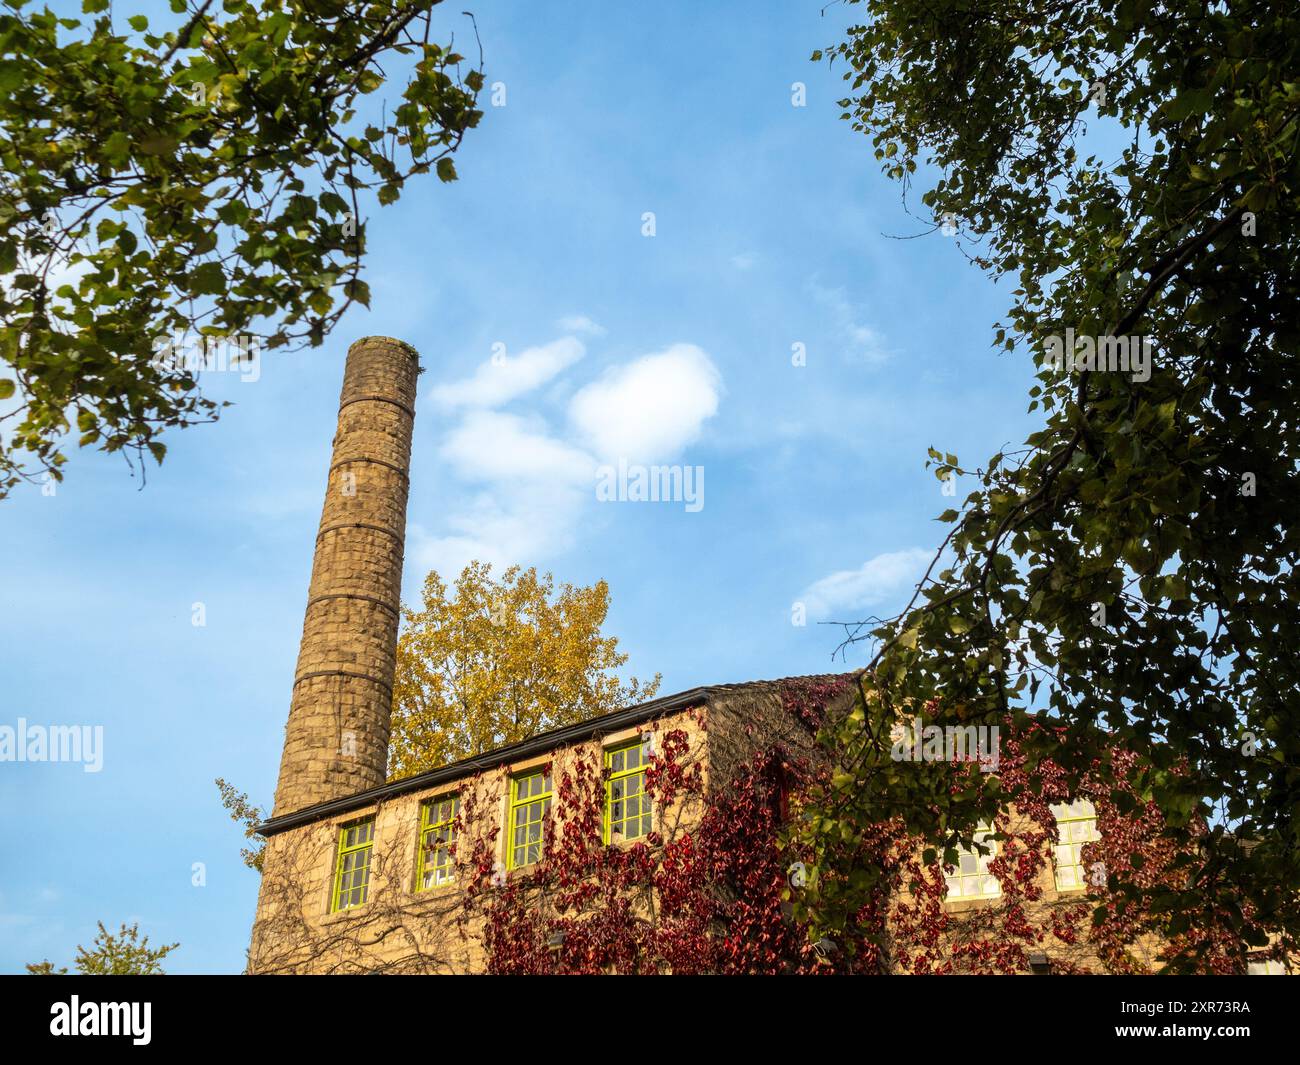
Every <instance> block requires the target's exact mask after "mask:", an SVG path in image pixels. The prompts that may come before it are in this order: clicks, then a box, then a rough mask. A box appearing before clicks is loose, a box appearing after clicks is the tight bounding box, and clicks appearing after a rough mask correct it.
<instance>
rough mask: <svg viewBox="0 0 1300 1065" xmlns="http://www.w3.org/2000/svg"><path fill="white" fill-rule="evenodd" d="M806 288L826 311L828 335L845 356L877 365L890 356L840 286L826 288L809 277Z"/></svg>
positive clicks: (889, 352) (880, 337) (891, 354)
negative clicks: (833, 339)
mask: <svg viewBox="0 0 1300 1065" xmlns="http://www.w3.org/2000/svg"><path fill="white" fill-rule="evenodd" d="M808 291H809V293H810V294H811V295H812V297H813V299H814V300H815V301H816V302H817V303H818V304H820V305H821V306H822V307H823V308H825V310H826V311H827V312H828V315H829V319H830V326H831V330H832V335H833V336H834V338H835V340H836V342H837V343H838V344H840V345H841V346H842V349H843V354H844V355H845V356H846V357H847V358H848V359H850V360H851V361H853V362H860V363H865V364H866V365H868V366H879V365H881V364H882V363H886V362H888V361H889V360H890V359H891V358H892V357H893V352H892V351H891V350H890V349H889V347H888V346H887V344H886V341H885V338H884V337H883V336H882V335H881V334H880V333H879V332H878V331H877V330H876V329H874V328H872V327H871V326H870V325H868V324H867V323H866V322H865V321H863V317H864V316H863V315H862V313H861V311H860V310H859V308H858V307H857V306H855V305H854V303H853V302H852V301H851V300H850V299H849V297H848V294H847V292H846V291H845V289H844V287H843V286H840V287H838V288H828V287H827V286H825V285H822V284H821V283H820V282H818V281H817V279H816V278H813V279H811V280H810V281H809V282H808Z"/></svg>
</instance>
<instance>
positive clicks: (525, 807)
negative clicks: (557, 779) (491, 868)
mask: <svg viewBox="0 0 1300 1065" xmlns="http://www.w3.org/2000/svg"><path fill="white" fill-rule="evenodd" d="M550 812H551V768H550V766H547V767H546V768H545V769H534V770H529V771H528V772H526V773H520V774H518V775H517V776H513V777H511V778H510V819H509V821H508V822H507V823H508V824H509V826H510V835H509V838H508V840H507V846H506V868H507V869H522V868H523V867H524V866H526V865H532V864H534V863H535V862H539V861H541V860H542V837H543V836H544V835H545V826H546V817H547V815H548V814H549V813H550Z"/></svg>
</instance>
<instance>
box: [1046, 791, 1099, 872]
mask: <svg viewBox="0 0 1300 1065" xmlns="http://www.w3.org/2000/svg"><path fill="white" fill-rule="evenodd" d="M1052 816H1053V817H1055V818H1056V834H1057V839H1058V841H1059V842H1057V843H1056V844H1055V846H1053V848H1052V852H1053V857H1054V858H1055V865H1056V890H1057V891H1082V890H1084V889H1085V888H1086V887H1087V886H1088V878H1087V875H1086V873H1085V871H1084V868H1083V847H1084V844H1086V843H1095V842H1096V841H1097V840H1099V839H1101V834H1100V833H1099V832H1098V831H1097V809H1096V807H1094V806H1093V805H1092V803H1090V802H1089V801H1088V800H1087V799H1080V800H1079V801H1078V802H1071V803H1054V804H1053V805H1052Z"/></svg>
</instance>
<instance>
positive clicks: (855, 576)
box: [800, 547, 934, 620]
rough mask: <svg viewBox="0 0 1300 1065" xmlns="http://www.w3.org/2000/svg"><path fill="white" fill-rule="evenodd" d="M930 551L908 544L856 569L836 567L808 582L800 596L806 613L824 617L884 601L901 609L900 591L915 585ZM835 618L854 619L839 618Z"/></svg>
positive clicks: (870, 560) (908, 590) (884, 603)
mask: <svg viewBox="0 0 1300 1065" xmlns="http://www.w3.org/2000/svg"><path fill="white" fill-rule="evenodd" d="M933 557H934V551H933V550H931V549H929V548H924V547H909V548H905V549H904V550H902V551H887V552H885V553H884V554H880V555H876V556H875V557H874V558H870V559H868V560H867V561H866V562H864V563H862V565H861V566H859V567H858V568H857V569H846V570H839V571H837V572H835V573H831V574H828V575H827V576H825V577H822V578H821V580H818V581H815V582H814V583H813V584H811V585H809V586H808V589H807V590H806V591H805V592H804V593H803V595H802V596H800V600H801V601H802V602H803V603H804V604H805V605H806V606H807V608H808V614H809V616H810V617H817V618H825V617H827V616H828V615H830V614H832V613H835V612H837V611H839V612H849V613H851V612H853V611H860V610H868V609H873V608H875V607H878V606H881V605H882V604H883V605H886V606H888V607H891V608H895V607H896V608H897V609H900V610H901V609H902V607H903V606H904V595H905V594H906V593H908V592H910V591H911V590H912V589H913V588H914V587H916V582H917V581H919V580H920V579H921V575H922V574H923V573H924V572H925V567H926V566H927V565H928V564H929V562H930V559H931V558H933ZM837 620H857V619H856V618H848V617H845V618H840V619H837Z"/></svg>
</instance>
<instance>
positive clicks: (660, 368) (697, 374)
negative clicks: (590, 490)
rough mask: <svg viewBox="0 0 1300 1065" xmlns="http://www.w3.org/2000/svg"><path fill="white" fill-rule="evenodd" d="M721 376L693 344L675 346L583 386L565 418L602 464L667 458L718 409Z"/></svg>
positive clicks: (615, 369) (688, 441) (685, 442)
mask: <svg viewBox="0 0 1300 1065" xmlns="http://www.w3.org/2000/svg"><path fill="white" fill-rule="evenodd" d="M721 393H722V375H721V374H719V373H718V369H717V367H716V366H714V365H713V362H712V361H711V360H710V359H709V357H708V356H707V355H706V354H705V353H704V352H703V351H701V350H700V349H699V348H697V347H696V346H695V345H694V344H674V345H673V346H672V347H670V348H668V349H666V350H665V351H661V352H658V353H656V354H653V355H645V356H643V357H642V358H639V359H636V360H635V361H633V362H630V363H627V364H626V365H623V366H618V367H615V368H613V369H611V370H609V371H608V372H607V373H605V374H604V376H602V377H601V378H600V379H599V380H598V381H593V382H592V383H591V384H589V385H586V386H585V387H583V388H582V389H580V390H579V391H578V392H577V394H576V395H574V397H573V399H572V401H571V402H570V404H569V418H570V420H571V421H572V423H573V425H574V427H575V428H576V429H577V431H578V433H579V434H580V436H581V437H582V438H583V439H584V440H585V441H586V442H587V443H588V444H589V445H590V446H591V447H592V448H593V449H594V450H595V452H596V455H597V457H598V458H600V459H601V460H602V461H613V460H616V459H620V458H623V459H627V460H628V461H629V462H654V461H658V460H661V459H666V458H671V457H672V456H673V455H675V454H677V453H678V452H679V451H681V449H682V448H684V447H685V446H686V445H687V444H689V443H691V442H693V441H694V440H695V439H697V438H698V437H699V435H700V430H701V428H702V427H703V424H704V422H705V420H706V419H708V418H711V417H713V415H714V414H716V413H717V410H718V401H719V398H720V396H721Z"/></svg>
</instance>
